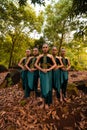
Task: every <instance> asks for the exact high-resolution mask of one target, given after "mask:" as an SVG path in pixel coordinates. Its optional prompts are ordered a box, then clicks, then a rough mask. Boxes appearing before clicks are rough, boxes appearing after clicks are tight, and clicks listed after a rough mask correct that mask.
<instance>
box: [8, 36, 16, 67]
mask: <svg viewBox="0 0 87 130" xmlns="http://www.w3.org/2000/svg"><path fill="white" fill-rule="evenodd" d="M14 46H15V40H14V39H13V37H12V48H11V50H10V58H9V66H8V68H10V67H11V64H12V57H13V52H14Z"/></svg>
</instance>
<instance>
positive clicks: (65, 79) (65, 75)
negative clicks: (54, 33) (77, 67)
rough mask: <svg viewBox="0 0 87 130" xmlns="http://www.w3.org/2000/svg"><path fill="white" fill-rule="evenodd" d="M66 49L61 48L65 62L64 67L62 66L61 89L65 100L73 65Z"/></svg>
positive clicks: (62, 58) (63, 61)
mask: <svg viewBox="0 0 87 130" xmlns="http://www.w3.org/2000/svg"><path fill="white" fill-rule="evenodd" d="M65 55H66V51H65V49H64V48H62V49H61V60H62V63H63V67H62V68H61V84H62V85H61V89H62V94H63V99H64V101H67V98H66V89H67V84H68V71H69V69H70V67H71V65H70V61H69V59H68V58H67V57H66V56H65Z"/></svg>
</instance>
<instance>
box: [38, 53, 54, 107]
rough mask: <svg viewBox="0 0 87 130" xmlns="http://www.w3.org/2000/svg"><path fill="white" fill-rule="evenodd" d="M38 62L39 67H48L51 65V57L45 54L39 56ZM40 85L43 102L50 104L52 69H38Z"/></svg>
mask: <svg viewBox="0 0 87 130" xmlns="http://www.w3.org/2000/svg"><path fill="white" fill-rule="evenodd" d="M39 63H40V67H41V68H44V69H47V68H50V67H51V66H52V65H53V62H52V60H51V58H50V57H48V56H46V55H44V56H42V57H41V58H40V60H39ZM40 86H41V94H42V97H43V98H44V99H45V103H46V104H48V105H50V104H51V103H52V71H49V72H46V73H44V72H42V71H40Z"/></svg>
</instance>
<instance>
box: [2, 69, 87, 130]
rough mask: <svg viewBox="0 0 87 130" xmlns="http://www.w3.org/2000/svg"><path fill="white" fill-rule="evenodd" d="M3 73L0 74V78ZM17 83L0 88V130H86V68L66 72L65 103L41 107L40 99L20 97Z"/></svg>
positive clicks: (32, 96) (56, 102) (20, 90)
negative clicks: (66, 97) (67, 80)
mask: <svg viewBox="0 0 87 130" xmlns="http://www.w3.org/2000/svg"><path fill="white" fill-rule="evenodd" d="M4 77H5V73H0V81H1V82H2V79H3V78H4ZM23 96H24V92H23V90H22V86H21V83H18V84H16V85H14V86H10V87H6V88H1V89H0V130H87V71H71V72H69V83H68V89H67V96H68V101H67V102H63V103H61V102H59V101H58V99H57V98H56V95H55V91H54V90H53V104H52V106H50V107H49V109H43V108H41V105H42V98H41V97H37V99H36V98H35V97H34V94H33V93H31V96H30V97H29V98H27V99H24V98H23Z"/></svg>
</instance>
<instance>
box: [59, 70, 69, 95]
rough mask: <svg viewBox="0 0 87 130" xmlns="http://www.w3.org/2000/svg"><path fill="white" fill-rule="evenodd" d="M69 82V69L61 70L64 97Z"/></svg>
mask: <svg viewBox="0 0 87 130" xmlns="http://www.w3.org/2000/svg"><path fill="white" fill-rule="evenodd" d="M67 83H68V71H64V70H61V89H62V93H63V94H64V97H66V89H67Z"/></svg>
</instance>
